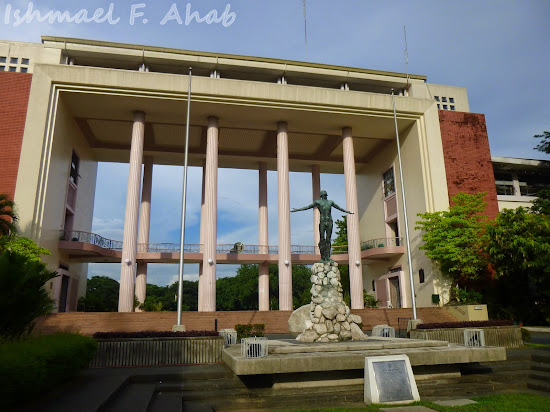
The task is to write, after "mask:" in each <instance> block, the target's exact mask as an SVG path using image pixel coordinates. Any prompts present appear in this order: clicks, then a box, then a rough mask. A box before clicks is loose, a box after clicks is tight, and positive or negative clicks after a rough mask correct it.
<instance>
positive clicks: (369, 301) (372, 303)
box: [363, 290, 380, 308]
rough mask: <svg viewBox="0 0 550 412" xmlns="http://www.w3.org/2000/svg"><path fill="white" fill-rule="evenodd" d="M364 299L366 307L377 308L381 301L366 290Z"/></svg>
mask: <svg viewBox="0 0 550 412" xmlns="http://www.w3.org/2000/svg"><path fill="white" fill-rule="evenodd" d="M363 299H364V300H365V307H366V308H377V307H378V304H379V303H380V301H379V300H378V299H376V298H375V297H374V296H373V295H370V294H368V293H367V291H366V290H364V291H363Z"/></svg>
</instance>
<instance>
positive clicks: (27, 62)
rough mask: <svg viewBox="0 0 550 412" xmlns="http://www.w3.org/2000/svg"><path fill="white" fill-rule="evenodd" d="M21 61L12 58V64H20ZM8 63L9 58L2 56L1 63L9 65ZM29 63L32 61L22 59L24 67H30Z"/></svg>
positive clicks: (0, 57) (17, 58)
mask: <svg viewBox="0 0 550 412" xmlns="http://www.w3.org/2000/svg"><path fill="white" fill-rule="evenodd" d="M19 60H20V59H19V57H10V64H19ZM7 62H8V58H7V57H6V56H0V63H7ZM29 62H30V60H29V59H27V58H22V59H21V64H22V65H24V66H28V65H29Z"/></svg>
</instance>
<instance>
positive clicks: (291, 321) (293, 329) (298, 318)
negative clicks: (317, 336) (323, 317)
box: [288, 303, 311, 337]
mask: <svg viewBox="0 0 550 412" xmlns="http://www.w3.org/2000/svg"><path fill="white" fill-rule="evenodd" d="M310 311H311V304H310V303H308V304H307V305H304V306H300V307H299V308H298V309H296V310H295V311H294V312H292V315H290V318H288V333H290V334H291V335H292V336H294V337H296V336H298V335H299V334H300V333H302V332H303V331H304V330H306V320H308V321H310V317H309V312H310ZM310 322H311V321H310Z"/></svg>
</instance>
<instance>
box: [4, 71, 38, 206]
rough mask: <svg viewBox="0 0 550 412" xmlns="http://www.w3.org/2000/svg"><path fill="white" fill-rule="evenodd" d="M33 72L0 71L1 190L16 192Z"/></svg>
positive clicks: (5, 192) (11, 196) (11, 195)
mask: <svg viewBox="0 0 550 412" xmlns="http://www.w3.org/2000/svg"><path fill="white" fill-rule="evenodd" d="M31 80H32V75H31V74H28V73H11V72H0V93H1V96H2V104H0V162H1V164H2V173H0V193H2V194H7V195H8V196H9V198H10V199H13V197H14V195H15V183H16V181H17V171H18V169H19V156H20V154H21V143H22V141H23V131H24V130H25V120H26V118H27V104H28V101H29V93H30V89H31Z"/></svg>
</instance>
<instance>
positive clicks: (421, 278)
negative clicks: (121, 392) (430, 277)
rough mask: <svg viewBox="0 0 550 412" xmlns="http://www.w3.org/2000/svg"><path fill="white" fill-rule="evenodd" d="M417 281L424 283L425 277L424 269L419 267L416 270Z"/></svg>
mask: <svg viewBox="0 0 550 412" xmlns="http://www.w3.org/2000/svg"><path fill="white" fill-rule="evenodd" d="M418 281H419V282H420V283H424V281H425V279H424V269H420V270H419V271H418Z"/></svg>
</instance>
